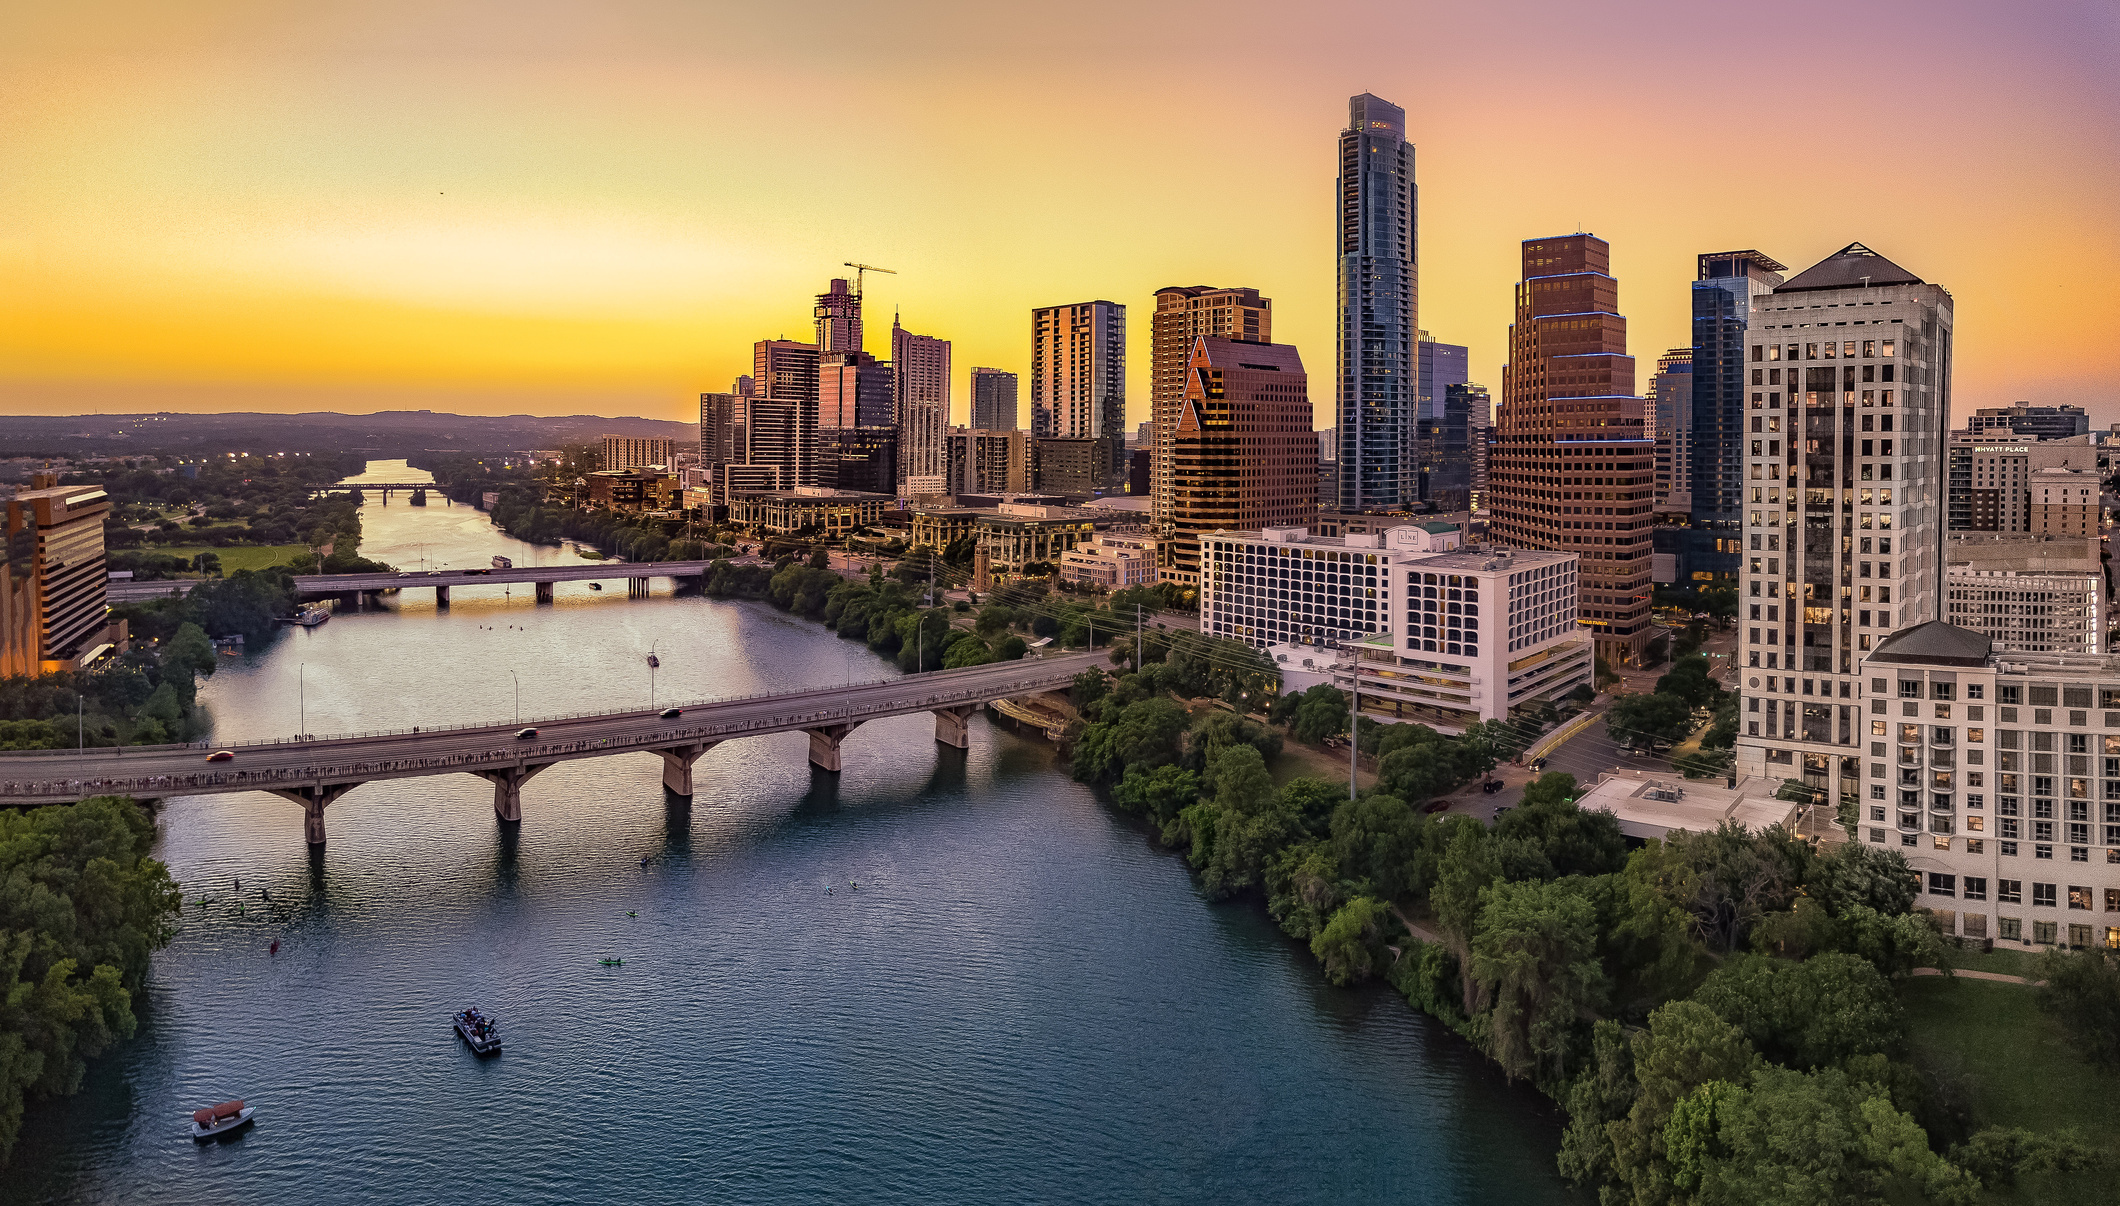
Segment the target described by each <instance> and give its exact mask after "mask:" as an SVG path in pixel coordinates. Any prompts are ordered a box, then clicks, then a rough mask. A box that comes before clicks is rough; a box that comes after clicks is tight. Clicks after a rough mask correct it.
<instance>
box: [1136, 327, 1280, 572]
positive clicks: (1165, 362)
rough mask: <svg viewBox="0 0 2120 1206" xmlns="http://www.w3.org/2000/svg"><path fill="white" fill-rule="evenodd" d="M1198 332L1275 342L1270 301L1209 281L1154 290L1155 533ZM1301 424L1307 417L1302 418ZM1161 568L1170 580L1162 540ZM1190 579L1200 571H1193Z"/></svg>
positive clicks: (1165, 511)
mask: <svg viewBox="0 0 2120 1206" xmlns="http://www.w3.org/2000/svg"><path fill="white" fill-rule="evenodd" d="M1202 336H1212V337H1216V338H1221V339H1243V340H1249V341H1251V342H1253V343H1272V342H1273V301H1272V299H1270V298H1265V297H1261V296H1259V291H1258V290H1257V289H1244V288H1232V289H1218V288H1215V287H1214V286H1212V285H1171V286H1167V287H1165V288H1162V289H1158V290H1156V311H1155V313H1154V314H1153V315H1151V316H1150V318H1149V395H1148V398H1149V422H1148V427H1149V463H1148V481H1149V486H1148V492H1149V505H1150V508H1151V515H1152V517H1153V520H1154V522H1155V525H1156V530H1157V533H1158V534H1159V535H1162V536H1166V537H1167V536H1169V535H1170V532H1171V525H1172V523H1173V518H1172V507H1173V502H1172V493H1171V472H1172V457H1173V456H1174V455H1175V453H1174V449H1175V443H1174V435H1175V433H1176V431H1177V426H1178V412H1179V411H1180V410H1181V409H1182V408H1183V407H1184V403H1185V391H1186V383H1187V382H1188V380H1190V373H1189V372H1188V368H1187V366H1188V365H1190V364H1191V363H1192V357H1193V350H1194V345H1195V344H1196V343H1198V341H1199V340H1200V338H1201V337H1202ZM1304 426H1305V429H1306V430H1307V429H1308V427H1309V421H1308V420H1305V424H1304ZM1163 551H1164V562H1163V564H1162V566H1161V567H1160V569H1161V570H1162V571H1163V575H1164V576H1165V577H1166V578H1169V579H1170V580H1171V581H1179V580H1180V579H1178V578H1177V577H1175V576H1174V564H1173V563H1172V562H1171V561H1170V560H1169V558H1170V555H1171V552H1172V549H1171V546H1170V545H1168V544H1165V545H1164V550H1163ZM1192 578H1193V580H1194V581H1197V580H1198V575H1197V574H1194V575H1192Z"/></svg>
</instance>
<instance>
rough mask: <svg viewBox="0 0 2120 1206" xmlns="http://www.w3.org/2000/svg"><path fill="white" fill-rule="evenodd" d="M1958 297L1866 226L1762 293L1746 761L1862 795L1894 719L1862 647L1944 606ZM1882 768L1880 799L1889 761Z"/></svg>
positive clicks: (1752, 461)
mask: <svg viewBox="0 0 2120 1206" xmlns="http://www.w3.org/2000/svg"><path fill="white" fill-rule="evenodd" d="M1951 311H1952V307H1951V295H1950V294H1949V293H1947V292H1945V291H1944V290H1943V289H1941V288H1939V287H1937V286H1935V285H1931V284H1927V283H1925V282H1923V281H1922V280H1921V279H1920V278H1919V277H1917V276H1915V275H1914V274H1913V273H1911V272H1908V271H1906V270H1905V269H1903V268H1901V267H1899V266H1898V265H1897V264H1894V263H1892V262H1891V261H1890V260H1887V259H1885V258H1884V257H1883V256H1881V255H1878V254H1877V253H1876V252H1874V251H1871V250H1870V249H1869V248H1867V247H1864V246H1863V245H1862V244H1860V243H1850V244H1848V245H1847V246H1846V247H1843V248H1842V249H1840V250H1839V251H1837V252H1835V253H1834V254H1833V255H1831V256H1828V257H1827V258H1826V259H1824V260H1822V261H1820V262H1819V263H1817V264H1815V265H1813V266H1811V267H1810V268H1808V269H1806V270H1804V271H1803V272H1800V273H1798V274H1796V276H1794V277H1792V278H1791V279H1790V280H1788V281H1787V282H1785V283H1783V284H1780V285H1777V286H1775V288H1774V291H1773V292H1772V293H1768V294H1763V295H1760V296H1756V297H1754V298H1753V299H1752V306H1751V311H1750V321H1749V322H1747V324H1746V329H1745V336H1744V339H1745V345H1746V347H1745V363H1746V365H1747V369H1748V375H1749V378H1750V381H1749V388H1748V389H1747V390H1746V393H1747V395H1748V399H1747V406H1746V419H1747V429H1748V430H1747V431H1746V436H1745V439H1746V444H1745V452H1746V455H1745V456H1744V457H1743V465H1744V470H1743V472H1744V479H1743V480H1744V484H1745V501H1744V539H1745V553H1744V556H1745V563H1744V578H1743V591H1742V593H1741V595H1740V597H1739V599H1738V606H1739V607H1740V608H1742V609H1743V610H1742V612H1741V614H1740V617H1739V619H1740V623H1741V624H1742V625H1743V631H1742V636H1743V638H1744V644H1743V646H1742V649H1743V654H1744V665H1743V668H1742V670H1741V671H1740V673H1741V674H1743V676H1744V679H1743V694H1744V696H1745V704H1744V717H1743V719H1744V731H1743V732H1742V733H1741V734H1740V735H1739V737H1738V745H1737V765H1738V768H1739V770H1740V771H1741V772H1742V773H1745V774H1752V775H1759V774H1771V775H1776V776H1778V777H1781V778H1785V779H1795V778H1798V777H1799V776H1800V777H1801V778H1802V781H1803V782H1804V783H1805V784H1806V785H1808V786H1810V787H1812V788H1814V789H1816V790H1818V791H1821V792H1824V793H1826V794H1825V795H1824V797H1823V799H1824V800H1826V801H1833V802H1842V803H1855V802H1857V801H1858V800H1859V798H1860V795H1861V791H1862V779H1863V778H1864V776H1863V774H1862V771H1863V755H1864V754H1865V753H1866V752H1868V753H1872V754H1876V753H1879V752H1881V751H1882V750H1883V749H1884V742H1885V740H1886V738H1885V733H1886V730H1887V728H1888V727H1894V726H1897V725H1898V724H1899V721H1900V719H1901V717H1900V714H1899V709H1898V708H1896V707H1894V705H1893V704H1892V703H1891V702H1890V701H1891V700H1892V699H1894V698H1896V697H1895V696H1894V695H1893V692H1892V690H1891V689H1890V688H1885V689H1883V690H1882V692H1881V693H1880V692H1879V690H1878V684H1875V683H1869V682H1866V681H1865V680H1864V678H1863V677H1862V674H1861V662H1862V659H1864V658H1865V657H1867V656H1868V655H1869V653H1870V651H1871V650H1873V649H1875V648H1876V647H1877V646H1878V645H1880V644H1882V642H1883V641H1884V639H1885V638H1886V637H1888V636H1890V635H1891V634H1893V633H1894V632H1898V631H1902V630H1904V629H1908V628H1912V627H1914V626H1915V625H1917V624H1921V623H1924V622H1926V621H1929V620H1935V619H1939V618H1940V614H1941V603H1940V595H1941V592H1942V578H1943V574H1944V558H1943V540H1944V510H1943V502H1944V477H1945V449H1944V442H1943V440H1944V421H1945V415H1946V414H1947V413H1948V412H1949V409H1950V400H1951V397H1950V395H1951V325H1952V312H1951ZM1865 697H1868V698H1869V700H1870V702H1869V703H1868V704H1867V705H1866V704H1865V703H1864V702H1863V700H1864V699H1865ZM1936 698H1937V699H1944V698H1947V697H1946V696H1944V695H1937V696H1936ZM1888 707H1889V708H1893V712H1892V717H1891V720H1890V721H1889V722H1888V721H1887V720H1885V719H1883V717H1884V715H1885V709H1887V708H1888ZM1906 707H1907V708H1909V709H1911V708H1913V707H1914V705H1913V704H1911V703H1910V704H1908V705H1906ZM1942 716H1943V713H1942V712H1941V711H1939V712H1938V713H1937V718H1939V719H1940V718H1941V717H1942ZM1918 719H1920V720H1922V721H1924V722H1926V721H1928V720H1929V719H1930V717H1929V716H1928V715H1922V716H1920V717H1918ZM1865 720H1869V722H1870V723H1869V724H1865V723H1864V721H1865ZM2005 720H2007V717H2005ZM1938 731H1939V732H1942V731H1943V730H1941V729H1939V730H1938ZM1873 738H1874V740H1875V744H1874V745H1873V744H1872V741H1873ZM1871 769H1872V774H1871V776H1870V777H1872V778H1874V779H1877V780H1879V781H1878V782H1877V783H1876V784H1875V785H1874V790H1873V794H1874V795H1875V796H1876V797H1877V798H1878V799H1882V798H1883V793H1884V790H1885V784H1884V783H1883V782H1882V780H1883V777H1884V766H1883V764H1882V763H1876V764H1873V765H1872V768H1871ZM1915 777H1916V778H1917V779H1918V778H1919V772H1918V771H1917V772H1915ZM1944 781H1945V782H1946V783H1948V776H1946V777H1945V779H1944ZM1917 800H1918V796H1917Z"/></svg>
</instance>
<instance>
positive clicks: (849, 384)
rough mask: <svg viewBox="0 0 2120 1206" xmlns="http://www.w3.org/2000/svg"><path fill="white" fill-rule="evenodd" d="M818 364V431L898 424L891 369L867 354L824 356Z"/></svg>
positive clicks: (847, 353)
mask: <svg viewBox="0 0 2120 1206" xmlns="http://www.w3.org/2000/svg"><path fill="white" fill-rule="evenodd" d="M817 361H818V363H817V426H818V429H819V430H826V431H829V430H834V429H844V428H850V427H889V426H891V425H893V424H894V423H896V422H897V419H896V410H897V403H896V401H895V400H894V399H895V396H896V395H895V391H894V389H893V388H892V379H893V372H892V367H891V365H889V364H888V363H885V362H883V361H880V360H878V359H876V358H875V357H874V356H871V355H869V354H868V353H867V352H825V353H823V354H821V355H819V356H818V358H817Z"/></svg>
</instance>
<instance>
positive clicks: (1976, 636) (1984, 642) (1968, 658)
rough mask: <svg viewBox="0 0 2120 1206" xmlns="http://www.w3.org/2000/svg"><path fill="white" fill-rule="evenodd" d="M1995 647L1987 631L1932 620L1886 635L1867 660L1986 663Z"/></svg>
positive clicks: (1921, 663) (1917, 663)
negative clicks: (1977, 630) (1982, 631)
mask: <svg viewBox="0 0 2120 1206" xmlns="http://www.w3.org/2000/svg"><path fill="white" fill-rule="evenodd" d="M1994 647H1995V642H1994V640H1993V639H1992V638H1990V637H1989V636H1988V635H1987V634H1986V633H1981V632H1975V631H1973V630H1972V629H1970V628H1960V627H1958V626H1957V625H1956V624H1949V623H1946V622H1944V621H1942V620H1930V621H1929V622H1927V623H1926V624H1916V625H1914V626H1913V627H1912V628H1902V629H1900V630H1899V631H1898V632H1895V633H1893V634H1892V635H1891V636H1888V637H1886V638H1885V639H1884V643H1883V644H1881V645H1879V646H1878V647H1877V648H1876V650H1875V651H1874V652H1872V653H1871V654H1870V656H1869V657H1867V658H1865V659H1864V660H1865V661H1871V662H1892V663H1897V664H1900V665H1906V666H1985V665H1986V664H1987V660H1988V654H1989V653H1991V652H1992V651H1993V650H1994Z"/></svg>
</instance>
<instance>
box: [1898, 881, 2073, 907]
mask: <svg viewBox="0 0 2120 1206" xmlns="http://www.w3.org/2000/svg"><path fill="white" fill-rule="evenodd" d="M1930 878H1931V879H1933V878H1935V877H1934V876H1930ZM2068 907H2069V908H2072V909H2088V908H2090V907H2091V890H2090V889H2089V888H2087V887H2084V886H2083V885H2082V884H2070V885H2069V886H2068Z"/></svg>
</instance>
